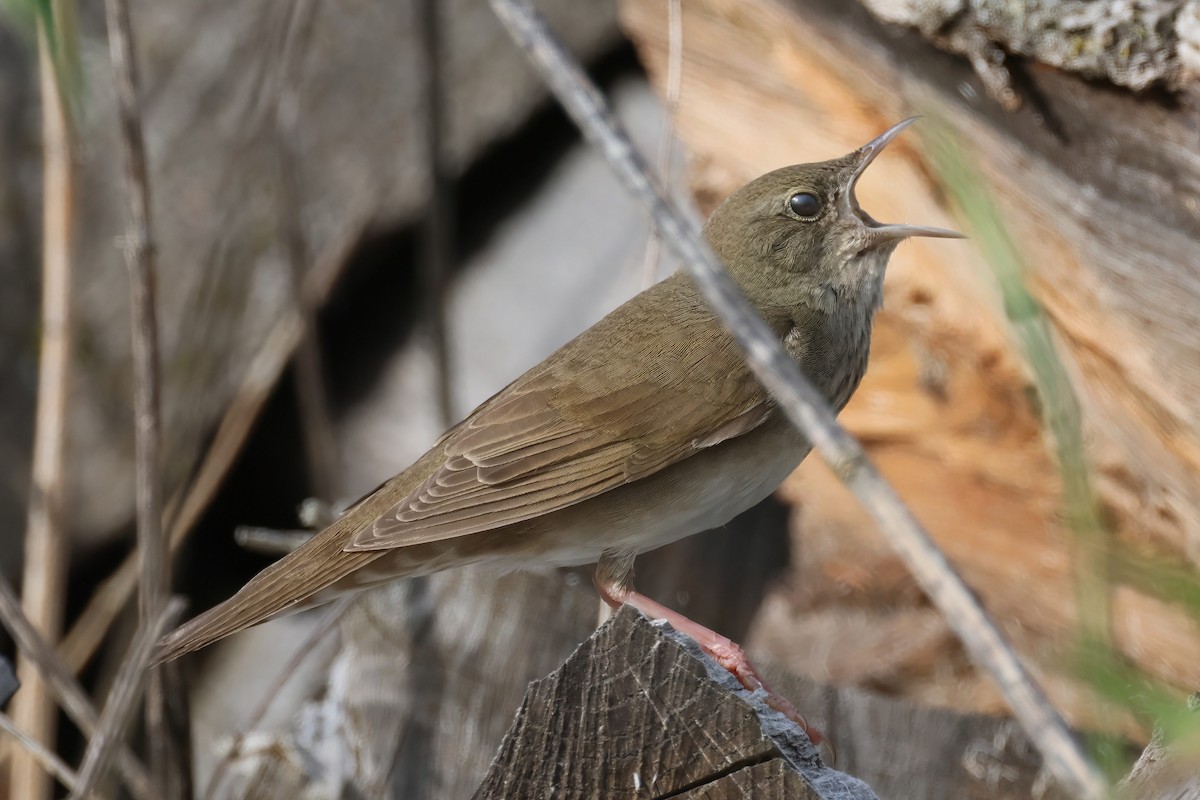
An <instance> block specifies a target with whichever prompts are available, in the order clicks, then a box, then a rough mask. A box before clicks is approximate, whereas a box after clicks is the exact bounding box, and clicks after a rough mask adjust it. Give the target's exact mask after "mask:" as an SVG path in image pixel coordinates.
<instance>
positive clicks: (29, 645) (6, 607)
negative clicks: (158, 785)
mask: <svg viewBox="0 0 1200 800" xmlns="http://www.w3.org/2000/svg"><path fill="white" fill-rule="evenodd" d="M0 620H2V621H3V622H4V627H6V628H7V629H8V632H9V634H11V635H12V638H13V641H15V642H16V644H17V649H18V650H20V651H21V653H22V654H24V656H25V658H27V659H29V661H30V662H31V663H33V664H35V665H36V666H37V669H38V672H39V673H40V674H41V675H42V677H43V678H44V679H45V681H46V684H47V685H48V686H49V687H50V691H52V692H53V693H54V696H55V697H57V698H58V702H59V705H61V706H62V708H63V710H64V711H66V712H67V716H69V717H70V718H71V720H72V721H73V722H74V723H75V724H76V725H78V726H79V729H80V730H81V731H83V733H84V735H85V736H92V735H93V734H94V733H95V732H96V726H97V725H98V724H99V717H97V715H96V711H95V709H93V708H92V705H91V703H90V702H89V701H88V698H87V694H86V693H85V692H84V691H83V689H82V687H80V685H79V684H78V683H77V682H76V680H75V676H74V675H72V674H71V671H70V670H69V669H68V668H67V666H66V665H65V664H63V662H62V661H61V660H60V659H59V657H58V655H57V654H56V653H55V652H54V650H53V649H51V648H50V646H49V645H48V644H46V641H45V640H44V639H43V638H42V637H41V636H39V635H38V632H37V630H36V629H35V628H34V627H33V624H32V623H30V621H29V619H28V618H27V617H26V616H25V613H24V612H23V611H21V603H20V601H19V600H17V595H16V593H14V592H13V590H12V586H10V585H9V583H8V581H7V580H6V579H5V577H4V575H3V573H0ZM117 769H118V770H119V771H120V773H121V776H122V777H123V778H124V780H125V785H126V786H128V787H129V789H130V791H131V792H132V793H133V795H134V797H136V798H138V800H152V796H153V793H152V792H151V790H150V777H149V776H148V775H147V774H146V770H145V768H144V767H143V766H142V765H141V764H140V763H139V762H138V760H137V759H136V758H135V757H134V756H133V754H132V753H131V752H130V751H129V750H128V749H127V748H122V749H121V751H120V753H119V754H118V760H117Z"/></svg>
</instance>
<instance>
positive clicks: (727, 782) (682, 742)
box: [475, 607, 874, 800]
mask: <svg viewBox="0 0 1200 800" xmlns="http://www.w3.org/2000/svg"><path fill="white" fill-rule="evenodd" d="M751 767H759V768H761V770H763V772H761V773H760V772H758V771H755V772H745V770H746V769H747V768H751ZM781 770H782V771H787V772H790V773H791V774H792V776H794V777H786V778H785V777H783V776H782V775H780V774H779V773H780V771H781ZM739 773H741V774H739ZM760 774H761V775H765V776H767V777H769V778H770V780H768V781H767V782H766V783H765V784H764V785H763V788H762V792H763V793H762V794H759V793H758V791H759V789H758V788H757V783H756V781H755V780H753V779H754V778H756V777H758V776H760ZM713 784H715V785H713ZM818 786H820V787H821V789H820V790H819V791H818V790H817V787H818ZM747 787H755V788H753V789H748V788H747ZM799 787H806V788H807V790H808V791H809V794H803V793H798V792H797V790H798V789H799ZM738 789H742V790H743V792H744V793H743V794H737V792H736V790H738ZM789 792H790V794H789ZM685 793H687V794H685ZM548 796H555V797H561V798H623V797H628V798H659V797H675V796H685V797H712V798H718V797H735V796H747V797H783V796H800V797H814V798H864V799H865V798H873V797H874V794H873V793H872V792H871V791H870V790H869V789H868V788H867V787H866V786H865V784H862V783H861V782H859V781H857V780H855V779H853V778H850V777H849V776H846V775H843V774H841V773H837V772H834V771H833V770H831V769H829V768H828V767H826V766H825V765H824V764H823V763H822V762H821V760H820V757H819V756H818V755H817V752H816V750H815V748H814V747H813V745H812V743H811V742H810V741H809V740H808V738H807V737H806V736H804V734H803V732H802V731H801V729H800V728H799V727H798V726H796V725H794V724H793V723H791V722H790V721H788V720H787V719H785V718H784V717H782V715H780V714H779V713H778V712H775V711H773V710H771V709H770V708H769V707H767V706H766V705H765V703H764V702H762V700H761V698H758V697H755V696H752V695H750V694H749V693H748V692H746V691H745V690H744V689H742V688H741V686H740V685H739V684H738V683H737V681H736V680H734V679H733V677H732V676H731V675H730V674H729V673H728V672H726V671H725V670H724V669H722V668H721V667H719V666H718V665H717V664H716V663H715V662H713V661H712V660H711V659H710V658H708V657H707V656H705V655H702V654H701V653H700V651H699V649H698V648H696V646H695V644H694V643H692V642H691V641H690V640H689V639H687V638H686V637H683V636H681V635H679V634H677V633H676V632H675V631H673V630H672V629H671V628H670V627H668V626H665V625H662V624H660V623H652V622H651V621H650V620H648V619H646V618H645V617H644V616H642V614H641V613H640V612H638V611H636V610H634V609H632V608H629V607H623V608H622V609H621V610H619V611H618V612H617V613H616V614H615V615H613V617H612V619H610V620H609V621H608V622H607V623H606V624H605V625H603V626H602V627H601V628H600V629H599V630H597V631H596V633H595V634H594V635H593V636H592V637H591V638H590V639H588V640H587V641H586V642H584V643H583V644H582V645H581V646H580V647H579V649H578V650H576V651H575V653H574V654H572V656H571V657H570V658H568V659H567V661H566V662H565V663H564V664H563V665H562V667H560V668H559V669H558V670H556V671H555V672H553V673H552V674H551V675H549V676H548V677H546V678H544V679H542V680H539V681H535V682H534V683H533V684H531V685H530V688H529V691H528V692H527V693H526V695H525V701H524V702H523V703H522V705H521V708H520V710H519V711H518V712H517V718H516V721H515V722H514V723H513V726H512V728H511V729H510V730H509V732H508V735H507V736H506V737H505V739H504V743H503V744H502V745H501V746H500V752H499V753H498V754H497V756H496V760H495V762H493V764H492V768H491V770H490V771H489V772H488V774H487V777H485V778H484V780H483V783H482V785H481V786H480V788H479V790H478V791H477V792H476V793H475V798H476V800H491V799H492V798H534V797H548Z"/></svg>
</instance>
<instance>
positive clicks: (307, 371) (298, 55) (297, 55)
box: [274, 0, 338, 502]
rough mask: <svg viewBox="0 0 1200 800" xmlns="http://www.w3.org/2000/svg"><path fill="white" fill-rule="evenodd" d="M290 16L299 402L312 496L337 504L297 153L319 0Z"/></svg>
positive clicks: (279, 101) (280, 127) (288, 179)
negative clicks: (308, 290) (307, 287)
mask: <svg viewBox="0 0 1200 800" xmlns="http://www.w3.org/2000/svg"><path fill="white" fill-rule="evenodd" d="M290 10H291V14H290V15H289V17H288V20H287V29H286V32H285V34H284V37H285V38H284V43H283V48H282V54H281V55H280V68H279V75H280V79H279V89H278V92H277V96H276V102H275V128H274V130H275V154H276V159H277V161H278V164H279V179H280V182H281V193H280V213H281V215H282V217H283V228H284V243H285V250H286V254H287V255H286V260H287V262H288V275H289V277H290V278H291V289H292V301H293V303H294V304H295V307H296V312H297V313H298V314H299V316H300V320H301V323H302V324H303V326H304V330H303V332H302V333H301V336H300V344H299V345H298V346H297V348H296V361H295V377H296V397H297V403H298V406H299V409H300V425H301V438H303V440H304V450H305V455H306V457H307V461H308V474H309V478H310V480H311V481H312V491H313V493H314V494H316V495H317V496H318V497H321V498H323V499H325V500H326V501H329V502H333V501H334V500H335V499H336V497H335V495H336V493H337V473H338V469H337V464H338V456H337V445H336V443H335V441H334V436H333V426H332V424H331V423H330V421H329V420H330V416H329V399H328V396H327V393H326V391H325V367H324V363H323V358H322V356H321V343H320V341H319V340H318V338H317V315H316V311H315V309H314V308H313V304H312V303H310V302H308V298H307V297H306V296H305V292H304V272H305V268H306V267H307V266H308V262H309V260H310V256H309V245H308V239H307V237H306V236H305V232H304V220H303V218H302V212H303V208H302V202H301V201H302V192H303V187H302V186H301V184H300V170H301V159H300V155H299V153H298V152H297V150H296V147H297V140H298V139H299V124H298V123H299V116H300V87H299V83H300V78H301V76H302V74H303V70H302V66H303V56H304V54H305V52H307V47H308V41H309V34H310V33H311V32H312V24H313V18H314V17H315V16H316V13H315V12H316V3H315V2H314V0H297V2H295V3H293V4H292V5H291V7H290Z"/></svg>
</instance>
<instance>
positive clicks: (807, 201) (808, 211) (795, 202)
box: [788, 192, 821, 219]
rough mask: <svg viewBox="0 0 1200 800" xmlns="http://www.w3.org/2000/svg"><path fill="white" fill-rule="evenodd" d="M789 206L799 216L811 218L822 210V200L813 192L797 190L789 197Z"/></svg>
mask: <svg viewBox="0 0 1200 800" xmlns="http://www.w3.org/2000/svg"><path fill="white" fill-rule="evenodd" d="M788 208H790V209H792V213H793V214H795V215H796V216H797V217H805V218H808V219H811V218H812V217H815V216H816V215H817V214H819V213H820V212H821V201H820V200H818V199H817V196H816V195H815V194H812V193H811V192H797V193H796V194H794V195H792V196H791V198H789V199H788Z"/></svg>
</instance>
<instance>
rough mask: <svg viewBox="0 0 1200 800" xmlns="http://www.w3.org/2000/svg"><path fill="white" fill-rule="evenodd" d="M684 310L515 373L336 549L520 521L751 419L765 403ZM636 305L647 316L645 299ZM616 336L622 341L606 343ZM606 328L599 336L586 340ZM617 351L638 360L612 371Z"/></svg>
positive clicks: (704, 323) (762, 412) (671, 458)
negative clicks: (668, 323)
mask: <svg viewBox="0 0 1200 800" xmlns="http://www.w3.org/2000/svg"><path fill="white" fill-rule="evenodd" d="M660 286H661V284H660ZM656 288H657V287H656ZM653 291H654V290H651V292H653ZM647 294H649V293H647ZM642 297H645V295H643V296H642ZM692 308H693V309H694V313H690V314H685V315H683V318H682V319H681V320H677V324H676V325H675V326H673V327H670V328H661V326H660V328H659V329H658V330H657V331H655V329H654V328H653V326H649V327H650V330H651V334H650V335H649V336H648V335H647V334H646V330H647V326H638V325H629V326H628V327H627V329H625V330H623V331H622V330H618V331H613V330H608V331H604V330H603V328H604V325H605V322H602V323H600V324H598V325H597V326H595V327H594V328H592V329H591V330H590V331H588V332H587V333H585V334H583V336H582V337H581V338H580V339H578V340H576V341H575V342H574V343H572V345H570V346H568V347H567V348H564V349H563V350H562V351H560V354H563V355H562V356H561V357H559V358H558V359H557V360H556V359H554V358H552V359H549V360H547V361H546V362H544V363H543V364H542V365H541V366H540V367H538V368H536V369H534V370H531V371H530V372H528V373H526V374H525V375H524V376H522V377H521V378H519V379H517V380H516V381H515V382H513V383H512V384H510V385H509V386H508V387H506V388H505V389H504V390H502V391H501V392H500V393H498V394H497V395H495V396H494V397H492V398H491V399H490V400H488V401H487V402H486V403H484V404H483V405H482V406H480V407H479V408H478V409H476V411H475V412H474V413H473V414H472V415H471V416H470V417H469V418H468V419H467V420H466V421H464V422H463V423H461V424H460V425H458V426H457V427H455V428H454V429H452V430H451V431H449V432H448V433H447V434H446V435H445V436H444V437H443V438H442V439H441V440H440V445H441V447H442V448H443V451H442V452H443V453H444V461H443V462H442V463H441V464H440V465H439V466H438V467H437V468H436V469H434V470H433V471H432V473H431V474H430V475H429V477H428V478H427V479H426V480H425V481H424V482H422V483H421V484H420V485H419V486H417V487H416V488H415V489H413V490H412V491H411V492H410V493H409V494H408V495H407V496H405V497H404V498H403V499H401V500H400V501H399V502H397V503H396V504H395V505H394V506H393V507H392V508H391V509H389V510H388V511H387V512H385V513H384V514H383V515H381V516H380V517H379V518H378V519H376V520H375V521H374V523H373V524H371V525H369V526H366V527H364V528H363V529H361V530H360V531H358V532H357V533H356V534H355V535H354V536H353V537H352V538H351V540H350V541H349V543H348V544H347V545H346V550H350V551H358V550H380V549H390V548H396V547H406V546H409V545H414V544H420V543H425V542H432V541H439V540H443V539H450V538H455V537H459V536H468V535H471V534H475V533H481V532H483V531H487V530H493V529H495V528H499V527H502V526H505V525H511V524H514V523H518V522H522V521H525V520H529V519H532V518H534V517H537V516H540V515H543V514H547V513H551V512H554V511H557V510H560V509H562V508H566V507H568V506H571V505H574V504H575V503H579V502H582V501H584V500H587V499H589V498H591V497H595V496H596V495H598V494H601V493H603V492H605V491H608V490H609V489H612V488H615V487H617V486H620V485H622V484H625V483H629V482H631V481H634V480H638V479H639V478H643V477H645V476H647V475H650V474H652V473H654V472H656V471H658V470H660V469H663V468H664V467H666V466H668V465H670V464H672V463H674V462H676V461H678V460H679V459H681V458H684V457H686V456H687V455H689V454H690V453H694V452H695V451H696V450H698V449H701V448H704V447H711V446H713V445H715V444H718V443H720V442H722V441H725V440H727V439H729V438H733V437H735V436H740V435H742V434H744V433H745V432H747V431H749V430H752V429H753V428H755V427H757V426H758V425H760V424H761V423H762V422H763V421H765V420H766V419H767V417H768V416H769V415H770V413H771V409H772V406H771V403H770V400H769V398H768V397H767V395H766V393H765V392H764V391H763V390H762V388H761V387H760V386H759V384H758V382H757V381H756V380H755V379H754V378H753V376H752V375H751V374H750V372H749V370H748V368H747V367H746V366H745V363H744V361H743V359H742V357H741V354H740V353H739V352H738V351H737V349H736V347H735V346H734V344H733V342H732V339H730V337H729V336H728V334H726V333H725V331H724V330H722V329H721V328H720V326H719V324H718V323H717V322H716V321H715V319H714V318H713V317H712V315H711V313H709V312H708V310H707V308H706V307H705V306H704V305H703V303H702V302H700V301H699V300H698V299H697V302H696V303H695V304H694V305H693V307H692ZM645 309H646V313H647V314H652V313H654V312H655V309H654V308H653V305H652V304H651V303H650V302H647V303H646V304H645ZM614 334H615V335H616V336H617V338H620V337H621V336H625V339H626V340H625V341H623V342H618V343H617V346H615V347H613V346H612V344H613V343H612V337H613V336H614ZM605 335H607V336H608V337H609V341H608V342H605V341H603V340H602V339H601V340H600V341H597V342H589V341H586V339H587V337H589V336H593V337H597V338H600V337H603V336H605ZM616 352H623V353H626V354H629V353H636V354H639V355H641V356H642V361H641V363H637V364H632V365H631V367H632V368H631V369H628V370H624V371H621V370H613V369H612V368H611V367H612V364H611V358H612V355H613V354H615V353H616ZM698 378H699V379H698Z"/></svg>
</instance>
